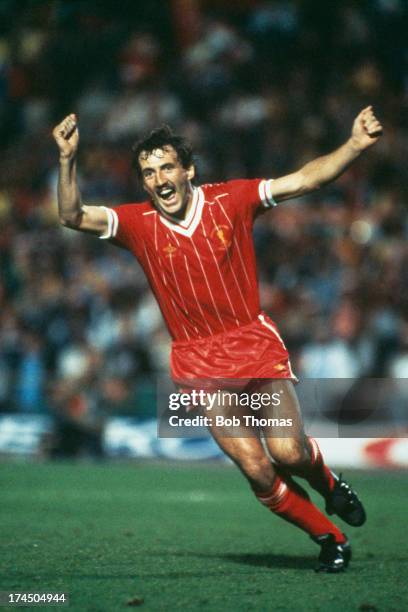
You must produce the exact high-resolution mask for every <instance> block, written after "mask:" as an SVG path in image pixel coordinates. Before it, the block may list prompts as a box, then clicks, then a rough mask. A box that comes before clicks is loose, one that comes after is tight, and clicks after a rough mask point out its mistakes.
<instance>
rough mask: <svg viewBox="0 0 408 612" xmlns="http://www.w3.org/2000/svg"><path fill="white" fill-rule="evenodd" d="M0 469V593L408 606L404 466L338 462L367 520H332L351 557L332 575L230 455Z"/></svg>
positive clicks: (85, 602) (192, 604) (206, 603)
mask: <svg viewBox="0 0 408 612" xmlns="http://www.w3.org/2000/svg"><path fill="white" fill-rule="evenodd" d="M0 469H1V492H0V507H1V525H0V544H1V557H0V590H2V591H13V592H19V591H28V592H38V591H42V592H44V591H47V592H49V591H59V592H62V591H65V592H68V593H69V594H70V606H69V607H64V608H62V607H60V606H58V609H65V610H67V611H69V612H74V611H75V612H76V611H78V612H86V611H101V612H105V611H106V612H111V611H112V612H114V611H116V610H124V609H129V607H128V602H129V601H130V600H132V599H135V598H140V599H143V600H144V603H142V605H141V609H143V610H146V611H152V612H156V611H158V610H163V611H173V610H184V611H187V612H189V611H190V610H211V611H216V612H221V611H225V610H226V611H229V610H231V611H234V612H235V611H237V610H243V611H244V610H245V611H248V610H253V611H255V612H260V611H262V612H263V611H265V612H268V611H271V610H274V611H275V610H276V611H279V610H288V611H289V610H291V611H296V612H297V611H303V610H305V611H306V610H307V611H311V612H317V611H322V612H327V611H330V612H331V611H337V610H339V611H340V610H341V611H342V612H348V611H351V610H356V611H358V610H361V611H364V610H365V611H366V612H370V611H372V612H373V611H376V610H377V611H392V610H394V611H395V612H401V611H402V610H407V609H408V586H407V584H408V580H407V576H408V548H407V532H408V528H407V514H406V512H407V485H408V474H407V473H404V472H377V473H363V472H356V473H354V472H352V473H350V471H348V472H347V478H348V479H349V480H350V481H351V482H352V483H353V485H354V486H355V487H356V489H357V491H358V492H359V494H360V496H361V497H362V498H363V499H364V501H365V504H366V507H367V511H368V516H369V520H368V522H367V524H366V526H364V527H363V528H360V529H353V528H351V527H347V526H344V525H343V529H344V530H345V531H346V533H347V534H348V535H349V536H350V537H351V539H352V543H353V547H354V560H353V562H352V565H351V567H350V569H349V570H348V571H347V572H346V573H344V574H341V575H335V576H333V575H321V574H315V573H314V572H313V571H312V570H313V567H314V564H315V559H316V555H317V553H318V547H317V546H316V545H315V544H313V542H311V540H309V538H308V537H307V536H306V535H305V534H304V533H303V532H301V531H299V530H297V529H296V528H294V527H292V526H291V525H288V524H286V523H284V522H283V521H282V520H279V519H278V518H276V517H275V516H273V515H272V514H271V513H270V512H268V511H267V510H266V509H265V508H263V507H262V506H261V505H260V504H259V503H258V502H257V501H256V500H255V498H254V497H253V495H251V493H250V491H249V489H248V487H247V485H246V483H245V481H244V480H243V478H242V476H240V474H239V473H238V471H237V470H236V469H235V468H233V467H231V466H228V465H223V464H221V465H220V464H210V465H208V464H194V465H191V464H189V465H179V464H171V463H170V464H169V463H159V464H146V463H132V464H129V463H125V464H123V463H106V464H101V465H95V464H85V463H81V464H75V465H74V464H67V463H62V464H37V465H35V464H25V463H24V464H21V463H20V464H15V463H3V464H1V465H0ZM315 499H318V498H317V497H316V498H315ZM321 505H322V504H321V503H320V506H321ZM338 522H339V524H340V523H341V521H338ZM346 527H347V528H346ZM2 609H4V610H12V609H15V608H9V607H5V608H2ZM24 609H26V610H39V609H46V608H44V607H29V608H28V607H26V608H24ZM49 609H51V608H49ZM52 609H56V608H52Z"/></svg>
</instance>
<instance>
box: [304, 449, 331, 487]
mask: <svg viewBox="0 0 408 612" xmlns="http://www.w3.org/2000/svg"><path fill="white" fill-rule="evenodd" d="M309 444H310V450H311V455H312V461H311V469H310V470H307V471H306V470H305V472H304V474H302V476H303V478H305V479H306V480H307V482H308V483H309V484H310V486H311V487H312V488H313V489H315V491H318V492H319V493H320V495H322V496H323V497H326V495H327V494H328V493H330V491H332V490H333V487H334V483H335V480H334V476H333V473H332V472H331V471H330V470H329V468H328V467H327V465H326V464H325V463H324V460H323V455H322V453H321V451H320V448H319V445H318V444H317V442H316V440H315V439H314V438H309Z"/></svg>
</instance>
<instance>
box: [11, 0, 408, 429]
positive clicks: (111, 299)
mask: <svg viewBox="0 0 408 612" xmlns="http://www.w3.org/2000/svg"><path fill="white" fill-rule="evenodd" d="M119 5H121V6H120V10H119ZM119 5H118V3H116V4H115V3H113V2H98V3H95V2H87V1H77V2H72V1H64V0H59V1H51V0H47V1H43V2H41V1H17V0H15V1H12V0H8V1H3V2H1V3H0V23H1V26H0V132H1V138H0V151H1V165H0V261H1V282H0V410H3V411H9V410H18V411H25V412H41V411H52V412H53V413H54V414H55V415H57V417H58V416H59V417H60V418H61V419H62V420H64V419H65V420H66V419H67V418H68V419H72V420H73V421H75V422H77V423H79V424H81V426H83V427H85V428H89V430H90V431H94V430H95V431H97V430H98V427H99V426H100V419H102V418H103V415H106V414H139V415H143V414H151V413H152V412H154V397H155V384H156V379H157V376H160V375H161V374H162V373H163V372H165V371H166V370H167V359H168V351H169V338H168V335H167V332H166V331H165V329H164V327H163V323H162V320H161V316H160V313H159V311H158V309H157V307H156V305H155V303H154V300H153V298H152V296H151V293H150V291H149V289H148V287H147V284H146V281H145V279H144V276H143V273H142V272H141V270H140V268H139V267H138V265H137V264H136V262H135V261H134V260H133V258H132V257H131V256H130V255H129V254H128V253H127V252H125V251H122V250H120V249H116V248H114V247H113V246H110V245H107V244H106V243H102V241H99V240H98V239H97V238H95V237H92V236H87V235H81V234H78V233H76V232H74V231H72V230H68V229H64V228H61V227H60V226H59V224H58V220H57V215H56V182H57V169H58V155H57V150H56V147H55V145H54V143H53V141H52V139H51V131H52V128H53V126H54V125H55V124H56V123H57V122H58V121H60V120H61V119H62V118H63V117H64V116H65V114H67V113H69V112H75V113H76V114H77V115H78V119H79V126H80V139H81V141H80V154H79V172H80V177H79V181H80V188H81V193H82V198H83V200H84V202H87V203H96V204H105V205H111V204H117V203H120V202H134V201H138V200H139V199H142V198H143V193H142V192H141V189H140V185H138V183H137V180H136V177H135V176H134V172H133V170H132V168H131V155H130V148H131V144H132V143H133V141H134V140H136V139H137V138H138V137H140V136H142V135H144V134H146V132H148V131H149V130H150V129H152V128H153V127H155V126H157V125H160V124H162V123H167V124H169V125H171V126H172V127H173V128H174V129H175V130H176V131H178V132H180V133H181V134H183V135H184V136H185V137H187V138H188V139H189V140H190V142H192V144H193V146H194V149H195V151H196V161H197V167H198V174H199V181H200V182H207V181H220V180H226V179H229V178H238V177H239V178H244V177H256V176H258V177H274V176H279V175H282V174H283V173H287V172H290V171H292V170H295V169H296V168H298V167H299V166H300V165H302V164H303V163H305V162H306V161H308V160H310V159H313V158H314V157H316V156H318V155H320V154H322V153H325V152H328V151H330V150H332V149H333V148H335V147H336V146H338V145H340V144H341V143H342V142H344V141H345V139H346V138H347V137H348V134H349V132H350V129H351V125H352V122H353V118H354V117H355V115H356V114H357V113H358V112H359V111H360V110H361V109H362V108H363V107H365V106H366V105H368V104H372V105H373V106H374V108H375V112H376V114H377V116H378V117H379V118H380V120H381V121H382V123H383V125H384V128H385V132H384V136H383V138H382V139H381V141H380V143H379V144H378V145H377V146H376V147H375V148H374V149H372V150H370V151H369V152H368V153H367V154H366V155H365V156H364V158H362V159H361V160H359V162H358V163H357V164H356V165H355V166H353V167H352V168H351V169H350V171H348V172H347V173H346V174H345V175H343V177H341V178H340V179H339V180H338V181H337V182H336V183H335V184H333V185H332V186H330V187H328V188H325V189H324V190H322V191H321V192H318V193H317V194H313V195H312V196H310V197H307V198H302V199H301V200H299V201H296V202H291V203H285V204H283V205H281V206H279V207H278V208H277V209H275V210H273V211H272V212H270V213H268V214H267V215H264V216H263V217H262V220H261V222H258V223H257V225H256V227H255V234H254V235H255V242H256V247H257V252H258V261H259V279H260V289H261V298H262V305H263V308H264V309H265V310H266V311H267V312H268V314H270V316H271V317H272V318H273V319H274V320H275V321H276V322H277V324H278V325H279V327H280V329H281V332H282V335H283V336H284V338H285V340H286V343H287V345H288V348H289V350H290V352H291V354H292V360H293V362H294V367H295V369H296V371H297V373H298V374H299V375H300V376H308V377H315V378H319V377H324V378H330V377H362V376H372V377H386V376H391V377H399V378H403V377H408V319H407V314H408V249H407V246H406V245H407V237H408V215H407V206H406V203H407V196H408V193H407V185H408V183H407V180H406V179H407V173H408V171H407V164H406V159H407V155H408V138H407V136H408V134H407V131H408V123H407V101H408V78H407V60H408V50H407V46H406V31H407V17H408V15H407V13H408V8H407V4H406V2H405V1H404V0H370V1H369V0H367V1H364V0H363V1H359V2H357V1H355V2H354V1H347V0H342V1H341V2H340V1H338V2H337V1H335V0H333V1H331V2H326V3H323V2H317V1H316V2H300V1H295V0H275V1H273V0H270V1H267V0H265V1H261V0H259V1H255V0H254V1H252V2H249V1H247V2H245V1H243V2H237V3H229V2H221V1H220V2H217V1H212V2H210V1H208V2H205V1H204V0H203V1H202V2H198V1H197V2H188V3H185V5H186V6H188V7H189V12H188V11H187V14H186V15H185V16H184V17H183V15H184V13H182V12H180V10H179V9H180V2H177V1H176V0H175V1H174V2H171V1H169V2H162V1H160V0H149V2H146V3H139V2H136V3H134V2H130V0H129V1H128V0H123V1H121V2H120V3H119ZM183 19H185V23H184V21H183ZM189 19H190V22H189ZM189 23H190V25H189ZM191 23H192V24H193V25H194V27H191ZM405 281H407V282H405ZM67 415H68V416H67Z"/></svg>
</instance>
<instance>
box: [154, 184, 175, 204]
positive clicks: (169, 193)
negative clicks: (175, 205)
mask: <svg viewBox="0 0 408 612" xmlns="http://www.w3.org/2000/svg"><path fill="white" fill-rule="evenodd" d="M175 193H176V190H175V189H174V187H169V186H166V187H162V188H161V189H158V190H157V194H158V196H159V197H160V198H161V199H162V200H164V201H166V202H167V201H168V200H171V199H172V197H173V196H174V194H175Z"/></svg>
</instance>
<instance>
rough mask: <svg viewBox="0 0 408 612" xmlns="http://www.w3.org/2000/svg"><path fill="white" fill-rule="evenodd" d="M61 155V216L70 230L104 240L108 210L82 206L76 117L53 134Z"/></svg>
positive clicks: (59, 182)
mask: <svg viewBox="0 0 408 612" xmlns="http://www.w3.org/2000/svg"><path fill="white" fill-rule="evenodd" d="M53 136H54V139H55V142H56V143H57V146H58V149H59V154H60V165H59V176H58V213H59V218H60V222H61V223H62V225H65V226H66V227H70V228H72V229H76V230H80V231H83V232H92V233H94V234H98V235H99V236H102V235H103V234H105V233H106V231H107V229H108V215H107V212H106V209H104V208H102V207H99V206H85V205H84V204H82V201H81V195H80V193H79V189H78V182H77V174H76V155H77V150H78V142H79V131H78V125H77V120H76V116H75V115H73V114H72V115H68V116H67V117H65V119H63V121H61V123H60V124H58V125H57V126H56V127H55V128H54V130H53Z"/></svg>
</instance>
